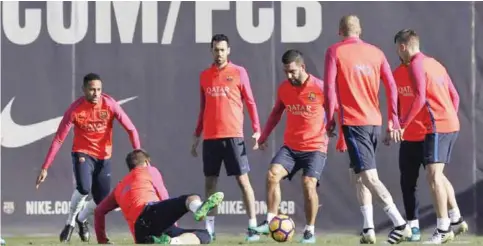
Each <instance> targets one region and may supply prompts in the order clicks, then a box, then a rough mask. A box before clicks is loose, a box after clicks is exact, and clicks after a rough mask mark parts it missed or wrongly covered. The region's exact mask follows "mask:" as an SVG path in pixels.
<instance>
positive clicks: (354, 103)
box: [324, 15, 411, 244]
mask: <svg viewBox="0 0 483 246" xmlns="http://www.w3.org/2000/svg"><path fill="white" fill-rule="evenodd" d="M361 32H362V29H361V25H360V22H359V18H358V17H357V16H354V15H349V16H344V17H342V19H341V20H340V24H339V35H340V37H341V38H342V40H341V41H340V42H338V43H336V44H334V45H332V46H331V47H329V48H328V49H327V52H326V54H325V70H324V72H325V74H324V81H325V90H324V91H325V95H326V104H325V106H326V112H327V118H328V124H327V130H328V132H329V134H330V132H333V131H334V130H335V129H336V127H335V119H334V112H335V109H336V106H337V105H339V108H340V112H339V114H338V115H339V117H340V121H341V124H342V130H343V133H344V138H345V141H346V143H347V147H348V152H349V156H350V160H351V164H352V165H353V170H354V173H355V174H356V175H357V176H358V177H360V178H361V182H362V183H363V184H364V185H365V186H366V187H367V188H368V189H369V190H370V191H371V193H372V195H373V196H374V197H375V198H376V200H377V201H378V202H379V203H380V204H381V205H382V207H383V209H384V211H385V212H386V214H387V215H388V217H389V218H390V219H391V221H392V222H393V224H394V229H393V230H392V231H391V232H390V233H389V238H388V240H387V241H388V243H391V244H394V243H399V242H401V241H403V240H404V238H406V237H409V236H410V234H411V230H410V228H409V227H408V226H407V224H406V221H405V220H404V219H403V217H402V216H401V214H400V213H399V211H398V209H397V207H396V205H395V204H394V201H393V199H392V196H391V194H390V193H389V191H388V190H387V188H386V187H385V185H384V184H383V183H382V182H381V181H380V180H379V177H378V174H377V169H376V156H375V154H376V148H377V145H378V139H379V137H380V134H381V125H382V116H381V112H380V109H379V99H378V94H379V84H380V80H381V79H382V80H383V81H384V86H385V87H386V97H387V100H388V103H387V104H388V117H389V119H388V128H387V134H388V135H389V136H390V138H391V139H392V140H393V141H394V142H398V141H400V140H401V131H400V129H399V122H398V116H397V110H396V107H397V90H396V85H395V82H394V78H393V76H392V71H391V68H390V66H389V64H388V62H387V60H386V57H385V55H384V53H383V52H382V51H381V50H380V49H379V48H377V47H375V46H373V45H371V44H368V43H366V42H364V41H362V40H361V39H360V35H361ZM361 209H362V208H361ZM367 210H371V211H370V212H371V213H372V206H371V207H370V208H367ZM373 230H374V228H363V231H362V238H361V241H362V239H363V238H364V237H365V235H369V233H370V234H373V233H374V232H373ZM371 231H372V232H371Z"/></svg>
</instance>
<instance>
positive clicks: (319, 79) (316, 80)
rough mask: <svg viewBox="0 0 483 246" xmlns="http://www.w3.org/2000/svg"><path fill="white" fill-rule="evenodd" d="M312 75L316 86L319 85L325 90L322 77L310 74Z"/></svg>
mask: <svg viewBox="0 0 483 246" xmlns="http://www.w3.org/2000/svg"><path fill="white" fill-rule="evenodd" d="M310 77H311V78H312V82H313V83H314V85H315V86H317V87H318V88H320V89H321V90H324V81H323V80H322V79H321V78H318V77H316V76H314V75H312V74H310Z"/></svg>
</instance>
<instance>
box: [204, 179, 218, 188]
mask: <svg viewBox="0 0 483 246" xmlns="http://www.w3.org/2000/svg"><path fill="white" fill-rule="evenodd" d="M217 183H218V177H216V176H215V177H206V178H205V189H206V190H212V189H215V188H216V185H217Z"/></svg>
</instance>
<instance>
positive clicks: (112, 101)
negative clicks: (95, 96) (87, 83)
mask: <svg viewBox="0 0 483 246" xmlns="http://www.w3.org/2000/svg"><path fill="white" fill-rule="evenodd" d="M101 97H102V100H103V102H104V103H105V104H106V105H107V107H109V108H111V109H113V108H114V107H115V106H116V105H117V101H116V99H114V98H113V97H112V96H110V95H108V94H106V93H102V95H101Z"/></svg>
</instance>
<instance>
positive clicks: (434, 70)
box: [394, 29, 468, 244]
mask: <svg viewBox="0 0 483 246" xmlns="http://www.w3.org/2000/svg"><path fill="white" fill-rule="evenodd" d="M394 42H395V43H396V46H397V53H398V55H399V57H400V58H401V59H403V60H404V61H405V62H407V63H408V68H407V69H404V70H401V71H400V72H401V73H402V74H401V75H398V77H399V76H401V79H398V80H400V81H401V82H400V83H405V87H401V88H403V89H400V92H404V93H406V94H410V95H411V97H410V98H407V97H405V96H401V97H400V100H401V101H400V102H401V104H400V105H401V128H402V129H403V132H404V135H405V136H408V138H410V137H413V134H414V137H416V139H414V140H418V141H419V142H420V143H421V144H420V145H419V146H415V148H417V151H418V153H422V160H421V159H418V160H413V161H418V162H421V161H422V162H423V164H424V165H425V167H426V172H427V177H428V182H429V187H430V189H431V192H432V193H433V197H434V198H435V204H434V207H435V210H436V215H437V228H436V230H435V232H434V234H433V235H432V237H431V238H430V239H429V241H428V242H429V243H436V244H441V243H446V242H449V241H451V240H453V239H454V232H453V230H451V227H453V228H454V229H455V230H456V232H457V233H462V232H464V231H466V230H467V229H468V226H467V224H466V223H465V222H464V221H463V219H462V218H461V215H460V212H459V209H458V205H457V203H456V198H455V195H454V190H453V187H452V185H451V183H450V182H449V181H448V179H447V178H446V176H445V175H444V173H443V169H444V165H445V164H447V163H449V162H450V158H451V151H452V149H453V147H454V144H455V141H456V139H457V136H458V132H459V129H460V123H459V119H458V113H457V112H458V105H459V96H458V93H457V91H456V89H455V87H454V85H453V82H452V81H451V78H450V76H449V75H448V72H447V71H446V69H445V68H444V66H443V65H442V64H441V63H439V62H438V61H437V60H436V59H434V58H432V57H428V56H426V55H425V54H423V53H422V52H420V50H419V37H418V35H417V34H416V32H415V31H414V30H411V29H404V30H401V31H399V32H398V33H397V34H396V36H395V37H394ZM403 80H404V81H407V82H402V81H403ZM408 140H409V139H408ZM402 147H403V146H401V148H402ZM412 151H416V149H414V150H412ZM420 158H421V157H420ZM448 206H449V207H450V209H451V210H450V211H449V212H450V217H451V219H450V218H448Z"/></svg>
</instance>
